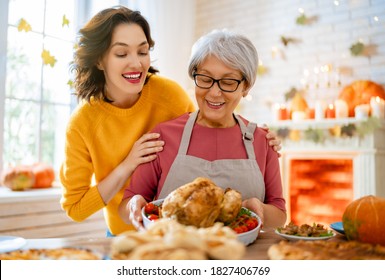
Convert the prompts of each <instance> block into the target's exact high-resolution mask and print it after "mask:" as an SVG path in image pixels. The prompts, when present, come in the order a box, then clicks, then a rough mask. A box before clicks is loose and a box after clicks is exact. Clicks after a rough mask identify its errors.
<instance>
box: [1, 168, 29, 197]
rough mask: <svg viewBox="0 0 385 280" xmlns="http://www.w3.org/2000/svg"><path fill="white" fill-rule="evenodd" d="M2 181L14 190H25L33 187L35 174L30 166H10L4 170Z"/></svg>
mask: <svg viewBox="0 0 385 280" xmlns="http://www.w3.org/2000/svg"><path fill="white" fill-rule="evenodd" d="M1 182H2V184H3V185H4V186H6V187H7V188H9V189H11V190H13V191H24V190H28V189H30V188H32V187H33V185H34V183H35V174H33V172H32V170H31V168H30V167H29V166H24V165H22V166H15V167H9V168H7V169H5V170H3V172H2V176H1Z"/></svg>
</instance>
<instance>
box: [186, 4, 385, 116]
mask: <svg viewBox="0 0 385 280" xmlns="http://www.w3.org/2000/svg"><path fill="white" fill-rule="evenodd" d="M183 2H184V1H183ZM334 2H335V1H325V0H307V1H300V0H274V1H263V0H243V1H238V0H212V1H205V0H197V1H196V4H197V5H196V29H195V39H197V38H198V37H199V36H201V35H203V34H204V33H207V32H208V31H210V30H211V29H213V28H229V29H234V30H237V31H239V32H242V33H244V34H245V35H247V36H249V38H250V39H251V40H252V41H253V42H254V43H255V45H256V47H257V49H258V52H259V56H260V59H261V60H262V62H263V64H264V65H265V66H266V67H267V69H268V73H267V74H266V75H264V76H259V77H258V79H257V82H256V85H255V86H254V88H253V90H252V91H251V96H252V100H251V101H247V100H243V101H242V103H241V108H240V113H241V114H242V115H244V116H245V117H247V118H249V119H250V120H254V121H256V122H258V123H261V122H266V123H269V122H270V121H271V117H272V116H271V110H270V104H271V102H279V101H283V100H284V93H285V92H287V91H288V90H289V89H290V88H291V87H293V86H295V87H297V88H300V87H301V86H302V85H301V83H300V79H301V78H302V77H303V70H304V69H310V70H311V71H313V68H314V67H318V66H321V65H324V64H331V65H332V66H333V68H334V69H337V67H340V68H342V69H343V73H342V75H341V83H342V85H341V86H338V85H337V84H336V82H335V81H336V80H335V78H336V75H335V73H336V72H333V76H331V79H330V81H331V83H332V84H331V87H329V88H327V87H326V84H321V86H320V88H318V89H316V88H315V87H314V82H311V83H310V87H309V90H308V95H307V99H308V102H309V103H311V102H312V100H314V98H315V96H316V95H318V96H320V97H322V98H324V99H325V100H334V99H336V98H337V96H338V93H339V91H340V90H341V88H342V86H344V85H347V84H349V83H350V82H351V81H353V80H357V79H370V80H373V81H375V82H377V83H380V84H382V85H385V0H340V1H338V2H339V5H338V6H336V5H335V4H334ZM299 8H303V9H304V11H305V15H306V16H307V17H312V16H317V17H318V19H317V21H315V22H314V23H313V24H311V25H306V26H301V25H297V24H296V23H295V20H296V18H297V17H298V16H299V15H300V14H299V11H298V9H299ZM375 16H377V17H378V19H379V21H375V20H374V17H375ZM282 35H283V36H285V37H292V38H295V39H298V40H299V42H298V43H296V44H289V45H288V46H287V47H284V45H283V44H282V43H281V41H280V36H282ZM358 40H362V42H363V43H364V44H365V45H367V46H369V47H371V50H372V51H373V54H372V55H371V56H370V57H365V56H359V57H354V56H352V55H351V54H350V50H349V48H350V46H351V45H352V44H354V43H356V42H357V41H358ZM273 47H275V48H276V49H278V50H280V51H282V52H281V54H282V57H281V56H280V55H278V54H279V52H278V53H276V55H275V58H273V55H272V53H273V52H272V48H273ZM313 76H314V75H313V74H312V73H311V75H310V78H313Z"/></svg>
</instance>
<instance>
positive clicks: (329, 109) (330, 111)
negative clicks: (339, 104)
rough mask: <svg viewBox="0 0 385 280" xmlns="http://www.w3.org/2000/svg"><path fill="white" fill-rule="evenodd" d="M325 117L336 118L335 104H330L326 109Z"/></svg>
mask: <svg viewBox="0 0 385 280" xmlns="http://www.w3.org/2000/svg"><path fill="white" fill-rule="evenodd" d="M325 117H326V118H327V119H334V118H335V117H336V109H335V108H334V105H333V104H329V106H328V107H327V108H326V111H325Z"/></svg>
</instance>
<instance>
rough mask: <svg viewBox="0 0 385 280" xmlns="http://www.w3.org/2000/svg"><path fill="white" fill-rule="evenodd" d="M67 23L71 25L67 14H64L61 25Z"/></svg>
mask: <svg viewBox="0 0 385 280" xmlns="http://www.w3.org/2000/svg"><path fill="white" fill-rule="evenodd" d="M65 25H67V26H70V21H69V19H68V18H67V17H66V15H63V22H62V24H61V26H62V27H64V26H65Z"/></svg>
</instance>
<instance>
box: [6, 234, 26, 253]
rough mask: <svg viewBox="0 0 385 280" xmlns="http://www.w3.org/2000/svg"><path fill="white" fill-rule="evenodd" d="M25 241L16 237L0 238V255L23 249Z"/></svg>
mask: <svg viewBox="0 0 385 280" xmlns="http://www.w3.org/2000/svg"><path fill="white" fill-rule="evenodd" d="M26 243H27V241H26V240H25V239H24V238H22V237H17V236H0V253H6V252H10V251H14V250H17V249H20V248H21V247H23V246H24V245H25V244H26Z"/></svg>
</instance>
